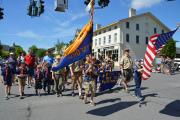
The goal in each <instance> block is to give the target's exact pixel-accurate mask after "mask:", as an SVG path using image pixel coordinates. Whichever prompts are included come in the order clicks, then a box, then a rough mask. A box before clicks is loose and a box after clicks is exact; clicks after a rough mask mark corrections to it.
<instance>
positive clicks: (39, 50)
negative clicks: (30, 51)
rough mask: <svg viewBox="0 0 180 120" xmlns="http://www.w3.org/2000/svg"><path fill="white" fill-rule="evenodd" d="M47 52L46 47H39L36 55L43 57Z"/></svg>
mask: <svg viewBox="0 0 180 120" xmlns="http://www.w3.org/2000/svg"><path fill="white" fill-rule="evenodd" d="M45 53H46V49H43V48H39V49H38V50H37V51H36V53H35V54H36V56H37V57H40V58H41V57H43V56H44V55H45Z"/></svg>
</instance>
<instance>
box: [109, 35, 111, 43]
mask: <svg viewBox="0 0 180 120" xmlns="http://www.w3.org/2000/svg"><path fill="white" fill-rule="evenodd" d="M109 43H111V35H109Z"/></svg>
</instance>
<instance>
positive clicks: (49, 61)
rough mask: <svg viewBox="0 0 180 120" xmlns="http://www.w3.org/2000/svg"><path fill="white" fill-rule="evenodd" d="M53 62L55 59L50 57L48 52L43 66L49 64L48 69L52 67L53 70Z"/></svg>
mask: <svg viewBox="0 0 180 120" xmlns="http://www.w3.org/2000/svg"><path fill="white" fill-rule="evenodd" d="M53 62H54V59H53V57H52V56H51V55H50V53H49V51H46V56H44V57H43V63H42V66H43V65H44V64H46V63H48V67H50V69H51V67H52V64H53Z"/></svg>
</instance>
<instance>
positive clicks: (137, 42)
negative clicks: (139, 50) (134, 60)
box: [136, 35, 139, 44]
mask: <svg viewBox="0 0 180 120" xmlns="http://www.w3.org/2000/svg"><path fill="white" fill-rule="evenodd" d="M136 44H139V36H138V35H137V36H136Z"/></svg>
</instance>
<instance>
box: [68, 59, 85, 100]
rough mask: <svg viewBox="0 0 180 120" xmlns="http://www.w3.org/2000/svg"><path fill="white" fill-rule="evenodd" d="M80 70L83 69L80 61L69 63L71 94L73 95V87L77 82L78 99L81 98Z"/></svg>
mask: <svg viewBox="0 0 180 120" xmlns="http://www.w3.org/2000/svg"><path fill="white" fill-rule="evenodd" d="M82 70H83V64H82V61H77V62H75V63H72V64H71V65H70V73H71V80H72V96H75V93H74V89H75V87H76V84H77V85H78V91H79V98H80V99H82V98H83V97H82Z"/></svg>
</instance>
